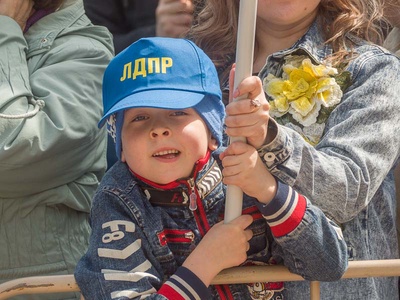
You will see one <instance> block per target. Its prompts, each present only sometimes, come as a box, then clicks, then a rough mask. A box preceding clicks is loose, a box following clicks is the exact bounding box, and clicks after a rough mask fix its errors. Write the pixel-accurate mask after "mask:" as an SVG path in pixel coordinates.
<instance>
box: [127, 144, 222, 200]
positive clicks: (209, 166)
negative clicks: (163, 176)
mask: <svg viewBox="0 0 400 300" xmlns="http://www.w3.org/2000/svg"><path fill="white" fill-rule="evenodd" d="M131 172H132V171H131ZM132 174H133V175H134V176H135V177H137V178H138V179H139V184H140V185H141V188H142V190H143V191H144V193H145V194H146V197H147V199H148V200H149V201H150V202H151V203H152V204H153V205H161V206H171V205H172V206H176V205H189V200H190V196H191V195H192V194H193V192H195V194H196V195H198V196H199V197H201V198H202V199H204V198H205V197H206V196H207V195H208V194H209V193H210V192H211V191H212V190H213V189H214V188H215V187H216V186H217V185H218V184H219V183H221V182H222V172H221V169H220V168H219V166H218V164H217V162H216V161H215V160H214V158H213V157H212V155H211V153H210V152H208V153H207V155H206V156H205V157H204V158H203V159H200V160H199V161H198V162H197V163H196V164H195V167H194V170H193V175H192V176H191V177H189V178H182V179H178V180H176V181H174V182H170V183H168V184H165V185H160V184H157V183H154V182H151V181H149V180H147V179H145V178H142V177H140V176H138V175H137V174H135V173H134V172H132Z"/></svg>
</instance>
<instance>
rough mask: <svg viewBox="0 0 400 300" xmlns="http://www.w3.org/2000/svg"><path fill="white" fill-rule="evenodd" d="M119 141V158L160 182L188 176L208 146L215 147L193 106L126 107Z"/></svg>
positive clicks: (147, 176)
mask: <svg viewBox="0 0 400 300" xmlns="http://www.w3.org/2000/svg"><path fill="white" fill-rule="evenodd" d="M121 141H122V153H121V160H122V161H123V162H126V163H127V164H128V166H129V167H130V168H131V170H132V171H134V172H135V173H136V174H138V175H140V176H142V177H144V178H146V179H148V180H151V181H153V182H156V183H159V184H166V183H169V182H172V181H175V180H176V179H178V178H184V177H189V176H190V175H191V173H192V170H193V167H194V164H195V162H196V161H198V160H199V159H201V158H203V157H204V156H205V155H206V153H207V149H210V150H215V149H216V148H217V142H216V140H215V139H214V138H213V137H212V136H211V133H210V131H209V130H208V128H207V125H206V124H205V123H204V121H203V120H202V118H201V117H200V116H199V115H198V113H197V112H196V111H195V110H194V109H193V108H189V109H183V110H167V109H159V108H131V109H129V110H126V111H125V114H124V124H123V126H122V132H121Z"/></svg>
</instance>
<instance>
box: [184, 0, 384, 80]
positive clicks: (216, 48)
mask: <svg viewBox="0 0 400 300" xmlns="http://www.w3.org/2000/svg"><path fill="white" fill-rule="evenodd" d="M385 1H389V0H321V2H320V4H319V7H318V17H317V18H318V21H319V22H320V25H321V28H322V31H323V34H324V35H325V39H326V43H329V44H331V46H332V48H333V54H332V56H331V57H330V59H331V62H332V64H333V65H336V64H339V63H340V62H342V61H343V59H347V58H351V55H349V54H351V49H352V45H351V43H352V42H351V40H349V39H347V38H346V35H347V34H349V33H350V34H353V35H356V36H358V37H360V38H362V39H364V40H367V41H370V42H374V43H377V44H381V43H382V42H383V33H382V27H384V26H383V25H384V24H386V22H385V18H384V16H383V8H384V4H385ZM238 16H239V0H207V1H206V4H205V6H204V8H203V10H202V11H201V12H200V13H199V15H198V17H197V20H196V25H195V26H193V27H192V28H191V30H190V31H189V33H188V36H187V37H188V38H189V39H191V40H193V41H194V42H195V43H196V44H197V45H198V46H199V47H200V48H202V49H203V50H204V51H205V52H206V53H207V54H208V55H209V56H210V58H211V59H212V60H213V62H214V64H215V66H216V67H217V69H218V71H219V74H220V80H221V82H225V80H226V78H227V76H228V73H229V70H228V69H229V67H230V65H231V64H232V63H233V62H234V59H235V49H236V35H237V20H238ZM256 45H257V40H256Z"/></svg>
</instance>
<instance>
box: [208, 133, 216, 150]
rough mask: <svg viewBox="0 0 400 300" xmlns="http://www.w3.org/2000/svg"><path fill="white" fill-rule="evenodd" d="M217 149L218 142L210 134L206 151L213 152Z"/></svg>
mask: <svg viewBox="0 0 400 300" xmlns="http://www.w3.org/2000/svg"><path fill="white" fill-rule="evenodd" d="M217 148H218V142H217V140H216V139H215V138H214V137H213V136H212V135H211V134H210V137H209V139H208V149H210V150H211V151H214V150H216V149H217Z"/></svg>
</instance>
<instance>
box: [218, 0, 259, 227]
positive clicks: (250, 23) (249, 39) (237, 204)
mask: <svg viewBox="0 0 400 300" xmlns="http://www.w3.org/2000/svg"><path fill="white" fill-rule="evenodd" d="M257 1H258V0H241V1H240V6H239V20H238V32H237V42H236V69H235V77H234V89H233V90H235V89H236V88H237V87H238V85H239V83H240V82H242V80H243V79H245V78H246V77H249V76H251V75H252V73H253V56H254V40H255V31H256V18H257ZM245 98H247V95H242V96H240V97H238V98H235V99H233V101H239V100H242V99H245ZM234 141H243V142H246V138H244V137H232V138H231V139H230V143H232V142H234ZM225 201H226V204H225V217H224V222H225V223H229V222H230V221H232V220H233V219H235V218H237V217H239V216H240V215H241V214H242V206H243V192H242V190H241V189H240V188H239V187H237V186H235V185H228V186H227V190H226V200H225Z"/></svg>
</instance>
